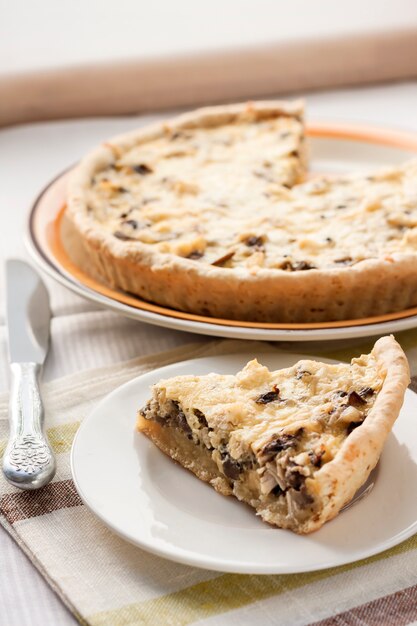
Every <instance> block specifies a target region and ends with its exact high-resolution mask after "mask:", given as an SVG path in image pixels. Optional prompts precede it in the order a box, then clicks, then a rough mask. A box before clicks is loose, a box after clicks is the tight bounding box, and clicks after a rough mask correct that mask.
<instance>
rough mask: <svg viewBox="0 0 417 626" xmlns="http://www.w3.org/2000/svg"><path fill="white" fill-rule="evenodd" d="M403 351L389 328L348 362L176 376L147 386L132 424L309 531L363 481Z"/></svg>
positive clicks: (394, 392) (210, 478)
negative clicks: (148, 394) (367, 350)
mask: <svg viewBox="0 0 417 626" xmlns="http://www.w3.org/2000/svg"><path fill="white" fill-rule="evenodd" d="M408 384H409V369H408V363H407V358H406V356H405V354H404V352H403V351H402V349H401V347H400V346H399V344H398V343H397V342H396V341H395V339H394V338H393V337H392V336H391V337H383V338H382V339H379V340H378V341H377V342H376V344H375V346H374V348H373V350H372V352H371V353H370V354H368V355H362V356H360V357H359V358H356V359H353V360H352V362H351V363H350V364H347V363H340V364H327V363H320V362H317V361H310V360H303V361H299V362H298V363H296V364H295V365H294V366H292V367H290V368H287V369H283V370H278V371H275V372H271V371H269V370H268V369H267V368H266V367H264V366H262V365H261V364H259V363H258V362H257V361H256V360H253V361H250V362H249V363H248V364H247V365H246V366H245V367H244V368H243V370H242V371H240V372H238V373H237V374H236V376H233V375H220V374H208V375H207V376H192V375H190V376H178V377H175V378H170V379H167V380H162V381H160V382H159V383H158V384H156V385H154V386H153V388H152V392H153V393H152V398H151V400H150V401H149V402H148V404H147V405H146V406H145V407H144V408H143V409H142V410H141V411H139V414H138V423H137V427H138V430H139V431H141V432H143V433H144V434H145V435H147V436H148V437H149V438H150V439H151V440H152V441H153V442H154V443H155V444H156V445H157V446H158V447H159V448H160V449H161V450H162V451H163V452H165V453H166V454H167V455H169V456H170V457H171V458H172V459H174V460H175V461H178V462H179V463H180V464H181V465H183V466H184V467H186V468H187V469H189V470H191V471H192V472H193V473H194V474H195V475H196V476H198V478H200V479H201V480H204V481H206V482H209V483H210V484H211V485H212V486H213V487H214V488H215V489H216V490H217V491H219V492H220V493H222V494H224V495H230V494H233V495H234V496H236V497H237V498H238V499H239V500H242V501H244V502H246V503H248V504H249V505H251V506H252V507H254V508H255V510H256V512H257V514H258V515H260V516H261V518H262V519H263V520H264V521H266V522H268V523H270V524H273V525H275V526H278V527H281V528H289V529H291V530H293V531H295V532H298V533H309V532H311V531H314V530H317V529H318V528H320V527H321V526H322V525H323V524H324V523H325V522H326V521H328V520H330V519H332V518H333V517H335V515H337V514H338V512H339V511H340V510H341V509H342V508H343V506H344V505H345V504H347V503H348V502H349V501H350V500H351V498H352V497H353V495H354V494H355V492H356V491H357V490H358V489H359V487H360V486H361V485H362V484H363V483H364V482H365V481H366V479H367V478H368V476H369V474H370V472H371V471H372V469H373V468H374V467H375V465H376V464H377V462H378V459H379V456H380V454H381V451H382V448H383V445H384V442H385V440H386V438H387V436H388V434H389V432H390V430H391V428H392V426H393V424H394V421H395V419H396V418H397V417H398V414H399V411H400V408H401V405H402V403H403V399H404V393H405V390H406V388H407V385H408Z"/></svg>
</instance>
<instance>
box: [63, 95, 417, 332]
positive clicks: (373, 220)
mask: <svg viewBox="0 0 417 626" xmlns="http://www.w3.org/2000/svg"><path fill="white" fill-rule="evenodd" d="M305 163H306V152H305V148H304V142H303V125H302V104H301V103H300V102H294V103H286V102H257V103H252V104H238V105H229V106H223V107H212V108H206V109H201V110H198V111H196V112H194V113H190V114H186V115H182V116H179V117H178V118H176V119H174V120H171V121H169V122H168V123H165V124H156V125H154V126H151V127H148V128H143V129H140V130H138V131H135V132H132V133H129V134H127V135H124V136H121V137H118V138H115V139H114V140H113V141H112V142H110V143H106V144H103V145H102V146H101V147H100V148H98V149H97V150H95V151H94V152H93V153H91V154H90V155H89V156H87V157H86V158H85V159H84V160H83V161H82V162H81V163H80V165H79V166H78V167H77V168H76V169H75V171H74V172H73V175H72V177H71V181H70V184H69V189H68V204H67V209H66V211H65V214H64V218H63V220H62V239H63V243H64V246H65V248H66V250H67V252H68V254H69V256H70V257H71V259H72V260H73V261H74V262H75V263H76V264H77V265H78V266H79V267H81V268H82V269H83V270H84V271H86V272H87V273H89V274H90V275H93V276H94V277H95V278H98V279H100V280H101V281H103V282H104V283H106V284H109V285H111V286H112V287H116V288H120V289H123V290H124V291H127V292H130V293H133V294H136V295H138V296H140V297H141V298H144V299H146V300H149V301H152V302H156V303H158V304H160V305H163V306H168V307H172V308H174V309H178V310H181V311H186V312H190V313H194V314H201V315H206V316H207V315H208V316H213V317H217V318H224V319H237V320H249V321H258V322H323V321H335V320H344V319H355V318H362V317H371V316H374V315H382V314H385V313H391V312H395V311H400V310H404V309H406V308H408V307H411V306H414V305H416V304H417V254H416V246H417V163H416V162H409V163H406V164H405V165H403V166H401V167H398V168H390V169H385V170H382V171H380V172H377V173H374V174H372V175H369V174H366V175H365V174H363V175H355V176H338V177H336V178H326V177H316V178H314V179H313V180H312V181H308V182H303V176H304V174H305Z"/></svg>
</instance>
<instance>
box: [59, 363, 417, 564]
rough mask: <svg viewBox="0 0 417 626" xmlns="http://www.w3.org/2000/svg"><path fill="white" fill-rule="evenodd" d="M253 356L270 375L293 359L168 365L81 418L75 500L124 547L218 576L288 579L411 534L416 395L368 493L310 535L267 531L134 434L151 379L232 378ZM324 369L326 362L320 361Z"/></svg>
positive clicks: (415, 505)
mask: <svg viewBox="0 0 417 626" xmlns="http://www.w3.org/2000/svg"><path fill="white" fill-rule="evenodd" d="M254 356H256V357H257V358H258V360H259V361H260V362H261V363H262V364H264V365H266V366H267V367H269V368H270V369H279V368H283V367H289V366H291V365H293V364H294V363H295V362H297V361H298V360H299V359H303V358H312V357H311V356H309V357H306V356H303V355H297V354H284V353H276V354H273V353H270V352H269V353H264V354H262V353H261V354H259V353H257V354H256V355H255V354H253V353H250V351H249V352H248V353H246V354H235V355H225V356H217V357H206V358H203V359H193V360H190V361H184V362H181V363H175V364H172V365H169V366H167V367H163V368H160V369H157V370H154V371H153V372H149V373H147V374H144V375H141V376H139V377H137V378H135V379H133V380H132V381H130V382H128V383H126V384H125V385H122V386H121V387H119V388H118V389H116V390H115V391H113V392H112V393H110V394H109V395H108V396H107V397H106V398H104V399H103V400H102V401H101V402H100V403H99V404H98V405H97V407H96V408H95V409H94V410H93V412H92V413H91V414H90V415H89V416H88V417H87V418H86V419H85V420H84V421H83V423H82V424H81V426H80V428H79V430H78V432H77V434H76V436H75V440H74V444H73V448H72V453H71V468H72V474H73V478H74V481H75V485H76V487H77V491H78V493H79V494H80V496H81V498H82V500H83V501H84V503H85V504H86V505H87V506H88V507H89V508H90V509H91V510H92V511H93V513H94V514H95V515H97V516H98V517H99V518H100V519H101V521H102V522H103V523H104V524H106V525H107V526H108V527H109V528H111V529H112V530H113V531H114V532H116V533H117V534H118V535H120V536H121V537H123V538H124V539H126V540H128V541H130V542H131V543H133V544H135V545H137V546H139V547H141V548H143V549H145V550H148V551H149V552H153V553H155V554H158V555H159V556H162V557H165V558H168V559H171V560H174V561H178V562H181V563H186V564H188V565H194V566H196V567H204V568H207V569H214V570H218V571H224V572H238V573H242V574H250V573H251V574H289V573H294V572H306V571H310V570H318V569H324V568H328V567H334V566H339V565H343V564H344V563H350V562H353V561H357V560H359V559H363V558H366V557H369V556H371V555H373V554H377V553H378V552H382V551H383V550H386V549H387V548H390V547H392V546H394V545H396V544H398V543H400V542H401V541H404V540H405V539H407V538H408V537H410V536H411V535H413V534H414V533H415V532H416V531H417V499H416V498H415V497H413V494H412V493H411V491H410V490H411V489H412V485H413V484H414V478H416V472H417V465H416V463H417V439H416V437H415V421H416V420H415V416H416V412H417V395H416V394H414V393H413V392H412V391H408V390H407V392H406V394H405V401H404V405H403V407H402V409H401V413H400V415H399V417H398V419H397V421H396V422H395V424H394V428H393V431H392V433H391V434H390V435H389V437H388V439H387V442H386V445H385V447H384V450H383V453H382V456H381V459H380V462H379V464H378V472H377V476H376V477H375V479H374V485H373V488H371V489H368V490H367V495H366V497H362V498H358V499H357V500H356V501H355V502H354V503H353V504H352V505H351V506H349V507H347V508H346V509H345V510H343V511H341V513H340V514H339V515H338V516H337V517H336V518H335V519H333V520H332V521H330V522H328V523H327V524H325V525H324V526H323V527H322V528H321V529H320V530H318V531H316V532H314V533H311V534H309V535H304V536H301V535H296V534H295V533H292V532H291V531H289V530H282V529H278V528H273V527H272V526H269V525H268V524H265V523H264V522H262V521H261V519H260V518H259V517H257V516H256V515H255V512H254V511H253V509H251V508H250V507H248V506H246V505H245V504H243V503H241V502H238V500H236V499H235V498H233V497H225V496H222V495H220V494H218V493H217V492H216V491H214V489H213V488H212V487H210V486H209V485H207V484H206V483H203V482H202V481H200V480H198V479H197V478H196V477H195V476H194V475H193V474H191V472H188V471H187V470H185V469H183V468H182V467H180V466H179V465H178V464H177V463H174V462H173V461H172V460H171V459H169V458H168V457H167V456H165V454H163V453H162V452H161V451H160V450H159V449H158V448H157V447H156V446H155V445H154V444H153V443H152V442H151V441H150V440H149V439H148V438H147V437H145V435H143V434H142V433H138V432H137V431H136V430H135V422H136V413H137V411H138V409H139V408H141V407H142V406H144V405H145V404H146V402H147V400H148V399H149V396H150V391H149V387H150V385H152V384H154V383H156V382H158V381H159V380H160V379H161V378H168V377H171V376H179V375H184V374H189V373H190V372H192V373H193V375H196V376H200V375H204V374H208V373H209V372H213V371H215V372H218V373H220V374H235V373H236V372H237V371H238V370H240V369H241V368H242V367H243V366H244V365H245V364H246V363H247V361H249V360H250V359H252V358H253V357H254ZM322 360H325V361H326V362H332V361H328V360H326V359H322Z"/></svg>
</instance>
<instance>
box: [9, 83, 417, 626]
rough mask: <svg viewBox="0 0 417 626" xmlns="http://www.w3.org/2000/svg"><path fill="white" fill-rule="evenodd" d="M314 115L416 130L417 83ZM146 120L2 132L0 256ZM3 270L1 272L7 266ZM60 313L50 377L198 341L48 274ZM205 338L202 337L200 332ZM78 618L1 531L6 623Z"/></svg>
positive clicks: (325, 96) (355, 97)
mask: <svg viewBox="0 0 417 626" xmlns="http://www.w3.org/2000/svg"><path fill="white" fill-rule="evenodd" d="M307 107H308V117H309V119H311V120H318V119H321V120H329V121H330V120H331V121H353V122H362V123H372V124H374V125H387V126H391V127H394V128H401V129H409V130H413V131H417V116H416V111H417V82H413V83H400V84H392V85H385V86H379V87H373V88H362V89H356V90H353V89H352V90H344V91H334V92H326V93H320V94H313V95H308V96H307ZM144 119H145V118H143V117H142V118H133V117H125V118H120V117H119V118H104V119H90V120H78V121H63V122H53V123H42V124H32V125H27V126H21V127H15V128H10V129H5V130H2V131H0V179H1V185H0V207H1V211H0V261H1V262H2V261H3V260H4V259H5V258H7V257H22V258H25V257H26V253H25V250H24V245H23V241H22V228H23V225H24V223H25V215H26V213H27V210H28V207H29V206H30V204H31V202H32V200H33V199H34V197H35V196H36V195H37V193H38V192H39V191H40V189H41V188H42V187H43V186H44V185H45V184H46V183H47V182H48V180H49V179H51V178H52V177H53V176H54V175H55V174H56V173H57V172H59V171H60V170H62V169H64V168H65V167H66V166H67V165H68V164H70V163H72V162H74V161H76V160H77V158H78V157H79V156H80V155H81V154H82V153H84V152H85V151H86V150H88V149H89V148H90V147H91V146H92V145H94V144H95V143H97V142H100V141H101V140H102V139H104V138H107V137H108V136H110V135H112V134H115V133H118V132H121V131H124V130H128V129H130V128H133V127H134V126H135V125H137V124H141V123H143V121H144ZM1 274H2V272H1ZM47 282H48V287H49V289H50V294H51V299H52V306H53V311H54V318H53V322H52V349H51V352H50V354H49V357H48V361H47V364H46V368H45V377H46V378H47V379H53V378H56V377H59V376H62V375H65V374H67V373H71V372H73V371H75V370H80V369H84V368H92V367H97V366H101V365H107V364H111V363H116V362H118V361H120V360H124V359H128V358H133V357H135V356H138V355H141V354H145V353H150V352H157V351H161V350H164V349H168V348H170V347H174V346H176V345H179V344H180V343H183V342H187V341H193V340H196V339H197V337H195V336H193V335H188V334H186V333H179V332H176V331H168V330H164V329H162V328H158V327H152V326H146V325H144V324H141V323H139V322H135V321H133V320H127V319H124V318H122V317H119V316H117V315H116V314H113V313H110V312H105V311H101V310H100V309H98V308H97V307H96V306H95V305H92V304H90V303H88V302H87V301H84V300H82V299H81V298H78V297H77V296H75V295H73V294H71V293H70V292H67V291H66V290H65V289H64V288H62V287H60V286H59V285H56V284H54V283H53V282H52V281H50V280H48V281H47ZM0 304H1V306H2V308H1V311H0V388H1V389H2V390H4V389H7V380H8V372H7V353H6V336H5V326H4V310H3V305H4V278H3V275H1V277H0ZM199 340H201V338H199ZM70 624H75V620H74V618H73V617H72V616H71V615H70V614H69V613H68V612H67V610H66V609H65V608H64V607H63V606H62V605H61V603H60V601H59V600H58V599H57V598H56V597H55V595H54V594H53V593H52V591H51V590H50V589H49V588H48V586H47V585H46V583H44V581H43V579H42V578H41V577H40V575H39V574H38V573H37V572H36V570H35V569H34V567H33V566H32V565H31V563H29V561H28V560H27V558H26V557H25V556H24V555H23V554H22V553H21V552H20V550H19V549H18V548H17V546H16V545H15V544H14V543H13V541H12V540H11V539H10V537H9V536H8V535H7V533H6V532H5V531H3V530H2V529H1V530H0V625H1V626H49V625H51V626H61V625H62V626H67V625H70Z"/></svg>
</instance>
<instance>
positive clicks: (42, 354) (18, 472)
mask: <svg viewBox="0 0 417 626" xmlns="http://www.w3.org/2000/svg"><path fill="white" fill-rule="evenodd" d="M6 294H7V326H8V334H9V355H10V368H11V391H10V406H9V424H10V435H9V441H8V444H7V447H6V451H5V453H4V457H3V473H4V475H5V477H6V479H7V480H8V481H9V483H11V484H12V485H14V486H15V487H19V488H20V489H38V488H39V487H43V486H44V485H46V484H47V483H48V482H49V481H50V480H51V478H52V477H53V475H54V474H55V468H56V466H55V458H54V455H53V452H52V450H51V447H50V445H49V443H48V440H47V438H46V435H45V431H44V410H43V404H42V399H41V395H40V391H39V376H40V373H41V369H42V365H43V363H44V361H45V358H46V355H47V352H48V347H49V325H50V319H51V311H50V308H49V296H48V292H47V290H46V287H45V285H44V284H43V282H42V280H41V278H40V277H39V275H38V274H37V273H36V272H35V270H34V269H32V267H31V266H30V265H28V264H27V263H25V262H24V261H18V260H9V261H6Z"/></svg>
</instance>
